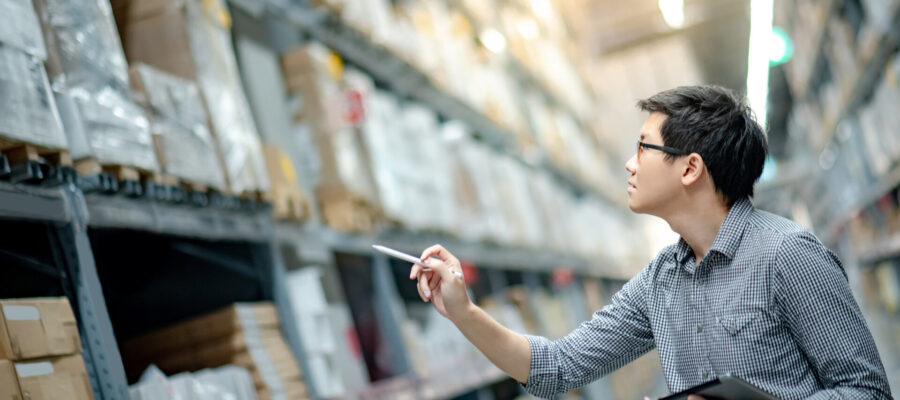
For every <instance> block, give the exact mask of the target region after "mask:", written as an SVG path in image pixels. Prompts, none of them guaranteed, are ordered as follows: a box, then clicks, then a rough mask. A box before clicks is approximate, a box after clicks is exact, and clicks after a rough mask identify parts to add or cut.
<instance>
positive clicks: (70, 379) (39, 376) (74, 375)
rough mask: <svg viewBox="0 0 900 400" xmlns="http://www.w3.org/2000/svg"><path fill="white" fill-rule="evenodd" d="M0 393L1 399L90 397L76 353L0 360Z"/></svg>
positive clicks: (78, 399) (86, 399)
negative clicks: (46, 357)
mask: <svg viewBox="0 0 900 400" xmlns="http://www.w3.org/2000/svg"><path fill="white" fill-rule="evenodd" d="M0 396H2V397H0V398H2V399H3V400H7V399H29V400H57V399H70V400H90V399H93V398H94V394H93V392H92V391H91V384H90V381H89V380H88V375H87V370H86V369H85V367H84V359H83V358H82V357H81V355H79V354H76V355H69V356H63V357H55V358H48V359H43V360H32V361H22V362H12V361H9V360H0Z"/></svg>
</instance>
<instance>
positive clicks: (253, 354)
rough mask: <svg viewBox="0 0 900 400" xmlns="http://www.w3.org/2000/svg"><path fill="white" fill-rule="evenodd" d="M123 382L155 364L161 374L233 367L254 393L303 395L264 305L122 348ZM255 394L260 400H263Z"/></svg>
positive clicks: (242, 307)
mask: <svg viewBox="0 0 900 400" xmlns="http://www.w3.org/2000/svg"><path fill="white" fill-rule="evenodd" d="M122 356H123V357H122V358H123V361H124V363H125V368H126V372H127V373H128V375H129V376H132V377H136V376H138V375H139V374H140V373H141V372H142V371H143V370H144V369H145V368H146V367H147V366H148V365H150V364H156V365H157V366H158V367H159V368H160V369H161V370H163V371H164V372H165V373H167V374H170V375H171V374H176V373H180V372H184V371H196V370H199V369H203V368H212V367H218V366H221V365H226V364H233V365H237V366H241V367H245V368H247V370H248V371H249V372H250V374H251V376H252V378H253V381H254V384H255V385H256V387H257V389H260V393H263V392H264V393H271V395H272V396H273V397H278V395H280V394H283V393H288V394H289V397H288V398H291V399H293V398H299V397H293V396H299V395H298V393H304V392H305V385H303V382H302V376H303V375H302V373H301V371H300V367H299V364H298V363H297V360H296V358H295V357H294V354H293V352H292V351H291V349H290V347H288V345H287V343H286V342H285V340H284V338H283V337H282V336H281V331H280V330H279V320H278V312H277V310H276V308H275V306H274V304H272V303H270V302H263V303H251V304H246V303H244V304H236V305H233V306H230V307H227V308H224V309H221V310H218V311H215V312H212V313H209V314H206V315H203V316H200V317H197V318H194V319H191V320H187V321H184V322H181V323H179V324H177V325H174V326H170V327H167V328H165V329H162V330H159V331H156V332H152V333H149V334H147V335H144V336H142V337H139V338H135V339H132V340H129V341H127V342H125V343H124V344H123V345H122ZM291 393H293V394H291ZM264 397H265V396H264V395H263V394H260V398H264Z"/></svg>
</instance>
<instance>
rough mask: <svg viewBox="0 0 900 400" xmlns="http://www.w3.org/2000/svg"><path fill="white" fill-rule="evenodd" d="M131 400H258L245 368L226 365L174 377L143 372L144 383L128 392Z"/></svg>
mask: <svg viewBox="0 0 900 400" xmlns="http://www.w3.org/2000/svg"><path fill="white" fill-rule="evenodd" d="M129 396H130V397H131V399H132V400H226V399H227V400H256V399H257V396H256V390H255V387H254V385H253V378H252V377H251V376H250V373H249V372H248V371H247V370H246V369H245V368H242V367H237V366H234V365H226V366H223V367H219V368H215V369H204V370H200V371H197V372H193V373H182V374H178V375H175V376H172V377H166V375H165V374H164V373H163V372H162V371H160V370H159V368H157V367H156V366H150V367H149V368H147V370H146V371H144V374H143V375H142V376H141V380H140V381H139V382H138V383H136V384H134V385H132V386H131V388H129Z"/></svg>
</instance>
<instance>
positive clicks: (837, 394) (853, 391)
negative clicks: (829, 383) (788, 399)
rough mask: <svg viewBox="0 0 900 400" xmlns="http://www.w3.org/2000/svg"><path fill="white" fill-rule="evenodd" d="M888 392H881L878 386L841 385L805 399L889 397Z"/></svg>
mask: <svg viewBox="0 0 900 400" xmlns="http://www.w3.org/2000/svg"><path fill="white" fill-rule="evenodd" d="M890 398H891V396H890V394H889V393H885V392H883V391H882V390H881V389H880V388H861V387H841V388H834V389H828V390H821V391H818V392H815V393H813V395H812V396H809V397H807V400H826V399H861V400H862V399H879V400H881V399H885V400H886V399H890Z"/></svg>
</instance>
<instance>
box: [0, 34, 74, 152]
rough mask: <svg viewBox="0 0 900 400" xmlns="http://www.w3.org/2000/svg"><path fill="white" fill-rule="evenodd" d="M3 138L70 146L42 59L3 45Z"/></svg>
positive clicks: (0, 52)
mask: <svg viewBox="0 0 900 400" xmlns="http://www.w3.org/2000/svg"><path fill="white" fill-rule="evenodd" d="M0 104H2V105H3V112H0V135H2V136H3V137H6V138H12V139H17V140H22V141H25V142H29V143H34V144H37V145H40V146H45V147H49V148H59V149H64V148H66V147H68V144H67V141H66V136H65V134H63V131H62V126H61V124H60V120H59V114H58V112H57V109H56V102H55V101H54V99H53V96H52V95H51V93H50V86H49V82H48V80H47V73H46V72H45V71H44V65H43V63H42V62H41V60H40V59H38V58H37V57H35V56H32V55H29V54H26V53H23V52H21V51H20V50H18V49H16V48H13V47H11V46H6V45H5V44H3V43H0Z"/></svg>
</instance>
